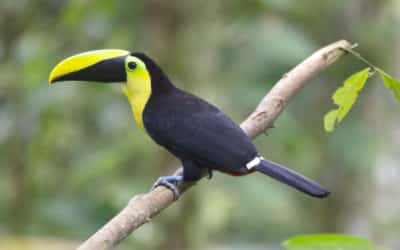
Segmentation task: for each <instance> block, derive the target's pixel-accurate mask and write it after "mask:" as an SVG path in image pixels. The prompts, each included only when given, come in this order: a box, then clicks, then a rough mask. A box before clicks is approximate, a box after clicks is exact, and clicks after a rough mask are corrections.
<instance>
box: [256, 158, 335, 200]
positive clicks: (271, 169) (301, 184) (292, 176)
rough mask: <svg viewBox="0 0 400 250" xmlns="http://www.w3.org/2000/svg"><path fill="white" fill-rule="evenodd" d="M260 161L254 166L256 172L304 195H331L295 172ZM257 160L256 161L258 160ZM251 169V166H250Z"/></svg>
mask: <svg viewBox="0 0 400 250" xmlns="http://www.w3.org/2000/svg"><path fill="white" fill-rule="evenodd" d="M257 158H258V159H259V160H258V161H257V162H256V164H257V163H258V162H259V163H258V164H257V165H255V164H254V166H250V167H254V169H255V170H257V171H258V172H261V173H263V174H265V175H268V176H270V177H272V178H274V179H275V180H278V181H280V182H283V183H285V184H287V185H289V186H291V187H293V188H295V189H297V190H299V191H301V192H303V193H306V194H308V195H311V196H313V197H318V198H324V197H326V196H328V195H329V193H330V192H329V191H328V190H326V189H325V188H324V187H322V186H321V185H319V184H318V183H316V182H315V181H313V180H311V179H309V178H307V177H305V176H302V175H301V174H298V173H296V172H295V171H293V170H291V169H288V168H286V167H284V166H281V165H279V164H277V163H275V162H272V161H269V160H266V159H263V158H262V157H257ZM257 158H255V159H257ZM248 168H249V166H248Z"/></svg>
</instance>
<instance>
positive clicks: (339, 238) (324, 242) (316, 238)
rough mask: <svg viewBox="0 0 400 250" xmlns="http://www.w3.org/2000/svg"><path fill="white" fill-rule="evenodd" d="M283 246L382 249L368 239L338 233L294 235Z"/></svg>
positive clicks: (295, 249)
mask: <svg viewBox="0 0 400 250" xmlns="http://www.w3.org/2000/svg"><path fill="white" fill-rule="evenodd" d="M283 246H284V247H285V248H286V249H287V250H382V248H379V247H377V246H375V245H374V244H373V243H372V242H370V241H369V240H366V239H362V238H358V237H354V236H349V235H340V234H315V235H302V236H296V237H294V238H291V239H289V240H287V241H285V242H284V243H283Z"/></svg>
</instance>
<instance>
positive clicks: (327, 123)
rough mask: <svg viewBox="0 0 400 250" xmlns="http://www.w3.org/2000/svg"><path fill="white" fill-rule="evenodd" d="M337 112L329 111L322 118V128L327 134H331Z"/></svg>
mask: <svg viewBox="0 0 400 250" xmlns="http://www.w3.org/2000/svg"><path fill="white" fill-rule="evenodd" d="M338 113H339V110H336V109H335V110H331V111H329V112H328V113H326V114H325V116H324V128H325V131H327V132H332V131H333V130H334V128H335V123H336V120H337V117H338Z"/></svg>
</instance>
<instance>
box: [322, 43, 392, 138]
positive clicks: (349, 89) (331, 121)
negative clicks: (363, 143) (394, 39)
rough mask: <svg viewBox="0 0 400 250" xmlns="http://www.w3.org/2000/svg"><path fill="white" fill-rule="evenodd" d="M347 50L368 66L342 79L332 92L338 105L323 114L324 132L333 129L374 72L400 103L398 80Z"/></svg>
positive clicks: (358, 54)
mask: <svg viewBox="0 0 400 250" xmlns="http://www.w3.org/2000/svg"><path fill="white" fill-rule="evenodd" d="M347 52H349V53H350V54H352V55H354V56H355V57H356V58H357V59H359V60H360V61H362V62H364V63H365V64H367V65H368V66H369V67H368V68H365V69H363V70H361V71H359V72H357V73H355V74H353V75H351V76H350V77H349V78H347V79H346V80H345V81H344V83H343V86H342V87H339V88H338V89H337V90H336V91H335V93H334V94H333V96H332V99H333V102H334V103H335V104H336V105H338V108H337V109H333V110H330V111H328V112H327V113H326V114H325V116H324V128H325V131H326V132H332V131H333V130H334V129H335V125H336V124H337V123H340V122H341V121H342V120H343V118H344V117H345V116H346V115H347V113H348V112H349V111H350V109H351V107H352V106H353V105H354V103H355V102H356V100H357V97H358V94H359V93H360V91H361V90H362V89H363V88H364V86H365V83H366V81H367V79H368V78H369V77H371V76H373V75H374V74H375V73H376V72H378V73H379V75H380V77H381V79H382V81H383V83H384V84H385V85H386V87H387V89H388V90H390V91H392V92H393V94H394V96H395V97H396V99H397V101H398V102H399V103H400V82H399V81H398V80H396V79H395V78H394V77H393V76H391V75H389V74H388V73H386V72H385V71H383V70H382V69H380V68H378V67H376V66H375V65H373V64H372V63H370V62H369V61H368V60H367V59H365V58H364V57H362V56H361V54H360V53H358V52H356V51H354V50H348V51H347Z"/></svg>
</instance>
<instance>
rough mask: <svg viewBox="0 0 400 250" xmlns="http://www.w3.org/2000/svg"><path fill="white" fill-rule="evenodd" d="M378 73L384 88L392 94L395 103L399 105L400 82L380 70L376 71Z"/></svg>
mask: <svg viewBox="0 0 400 250" xmlns="http://www.w3.org/2000/svg"><path fill="white" fill-rule="evenodd" d="M378 72H379V75H380V76H381V79H382V81H383V82H384V83H385V85H386V87H387V88H388V89H389V90H391V91H392V92H393V94H394V96H395V97H396V99H397V101H398V102H399V103H400V82H399V81H398V80H396V79H395V78H393V77H392V76H391V75H389V74H388V73H386V72H385V71H383V70H381V69H378Z"/></svg>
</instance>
